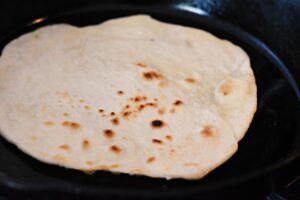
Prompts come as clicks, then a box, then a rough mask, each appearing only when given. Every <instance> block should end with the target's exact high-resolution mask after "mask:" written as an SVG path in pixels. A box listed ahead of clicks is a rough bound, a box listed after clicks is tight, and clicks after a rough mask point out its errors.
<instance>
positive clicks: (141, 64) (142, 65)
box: [136, 63, 147, 68]
mask: <svg viewBox="0 0 300 200" xmlns="http://www.w3.org/2000/svg"><path fill="white" fill-rule="evenodd" d="M136 66H138V67H143V68H144V67H147V64H145V63H136Z"/></svg>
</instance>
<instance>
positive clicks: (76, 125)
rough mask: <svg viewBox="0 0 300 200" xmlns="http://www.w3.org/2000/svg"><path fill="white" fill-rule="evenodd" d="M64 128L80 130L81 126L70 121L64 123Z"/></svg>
mask: <svg viewBox="0 0 300 200" xmlns="http://www.w3.org/2000/svg"><path fill="white" fill-rule="evenodd" d="M62 126H64V127H68V128H70V129H79V128H80V124H79V123H77V122H70V121H64V122H63V123H62Z"/></svg>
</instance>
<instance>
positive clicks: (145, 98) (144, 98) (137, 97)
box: [130, 96, 147, 102]
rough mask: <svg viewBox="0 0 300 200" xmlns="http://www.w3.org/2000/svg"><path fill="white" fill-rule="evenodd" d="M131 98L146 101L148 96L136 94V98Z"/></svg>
mask: <svg viewBox="0 0 300 200" xmlns="http://www.w3.org/2000/svg"><path fill="white" fill-rule="evenodd" d="M130 100H132V101H134V102H140V101H146V100H147V97H146V96H136V97H134V98H130Z"/></svg>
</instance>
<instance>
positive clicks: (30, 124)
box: [0, 15, 257, 179]
mask: <svg viewBox="0 0 300 200" xmlns="http://www.w3.org/2000/svg"><path fill="white" fill-rule="evenodd" d="M0 98H1V101H0V111H1V112H0V130H1V135H2V136H3V137H4V138H6V139H7V140H8V141H10V142H12V143H14V144H15V145H16V146H17V147H18V148H20V149H21V150H22V151H24V152H25V153H27V154H29V155H31V156H33V157H34V158H36V159H38V160H40V161H43V162H46V163H50V164H56V165H60V166H64V167H66V168H73V169H78V170H82V171H93V170H107V171H112V172H121V173H128V174H135V175H146V176H150V177H162V178H167V179H172V178H184V179H199V178H201V177H203V176H205V175H206V174H208V173H209V172H210V171H212V170H213V169H215V168H216V167H218V166H219V165H221V164H222V163H224V162H225V161H226V160H227V159H229V158H230V157H231V156H232V155H233V154H234V153H235V152H236V150H237V146H238V141H239V140H240V139H241V138H242V137H243V136H244V134H245V132H246V131H247V129H248V127H249V124H250V122H251V120H252V118H253V115H254V112H255V110H256V103H257V98H256V85H255V79H254V76H253V72H252V70H251V67H250V63H249V58H248V56H247V54H246V53H245V52H244V51H243V50H242V49H241V48H239V47H237V46H235V45H233V44H232V43H230V42H228V41H226V40H221V39H218V38H216V37H215V36H213V35H211V34H209V33H207V32H205V31H202V30H199V29H194V28H188V27H183V26H178V25H172V24H167V23H162V22H159V21H156V20H154V19H152V18H151V17H149V16H146V15H136V16H130V17H124V18H119V19H114V20H109V21H106V22H104V23H102V24H100V25H95V26H88V27H83V28H77V27H74V26H71V25H67V24H58V25H49V26H46V27H43V28H40V29H37V30H35V31H33V32H31V33H28V34H25V35H22V36H21V37H19V38H17V39H15V40H13V41H12V42H10V43H9V44H8V45H7V46H6V47H5V49H4V50H3V52H2V56H1V58H0Z"/></svg>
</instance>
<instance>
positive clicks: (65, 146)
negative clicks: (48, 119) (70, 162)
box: [59, 144, 70, 150]
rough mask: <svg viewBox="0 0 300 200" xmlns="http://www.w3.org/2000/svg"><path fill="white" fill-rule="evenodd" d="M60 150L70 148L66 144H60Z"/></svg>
mask: <svg viewBox="0 0 300 200" xmlns="http://www.w3.org/2000/svg"><path fill="white" fill-rule="evenodd" d="M59 148H60V149H63V150H69V149H70V146H69V145H67V144H62V145H60V146H59Z"/></svg>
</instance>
